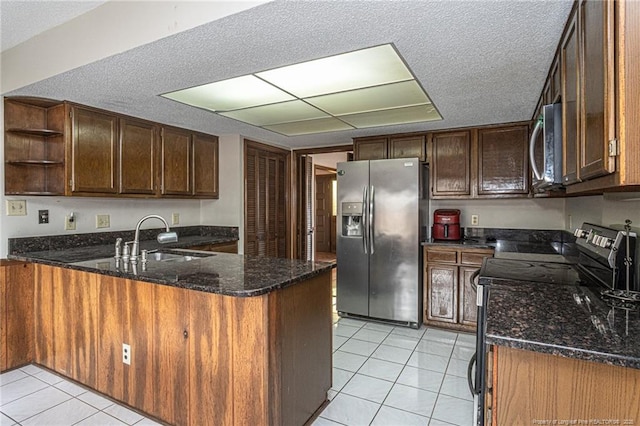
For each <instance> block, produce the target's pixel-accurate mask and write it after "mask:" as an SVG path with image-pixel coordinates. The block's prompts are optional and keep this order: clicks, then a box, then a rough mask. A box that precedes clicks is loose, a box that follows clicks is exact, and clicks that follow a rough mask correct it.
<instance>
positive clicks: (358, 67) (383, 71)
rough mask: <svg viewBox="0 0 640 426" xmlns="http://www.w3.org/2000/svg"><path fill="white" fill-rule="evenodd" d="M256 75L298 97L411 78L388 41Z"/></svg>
mask: <svg viewBox="0 0 640 426" xmlns="http://www.w3.org/2000/svg"><path fill="white" fill-rule="evenodd" d="M256 75H257V76H258V77H260V78H262V79H264V80H266V81H268V82H270V83H271V84H273V85H275V86H278V87H281V88H282V89H284V90H286V91H287V92H289V93H291V94H293V95H295V96H297V97H299V98H307V97H310V96H317V95H322V94H325V93H336V92H343V91H345V90H353V89H359V88H362V87H368V86H378V85H381V84H387V83H394V82H397V81H404V80H411V79H413V75H412V74H411V72H410V71H409V69H408V68H407V67H406V65H405V64H404V62H402V59H400V57H399V56H398V54H397V53H396V50H395V49H394V48H393V46H391V45H390V44H385V45H382V46H377V47H371V48H369V49H362V50H357V51H355V52H350V53H343V54H341V55H335V56H330V57H328V58H322V59H316V60H313V61H308V62H302V63H300V64H295V65H290V66H287V67H282V68H277V69H273V70H270V71H265V72H260V73H257V74H256Z"/></svg>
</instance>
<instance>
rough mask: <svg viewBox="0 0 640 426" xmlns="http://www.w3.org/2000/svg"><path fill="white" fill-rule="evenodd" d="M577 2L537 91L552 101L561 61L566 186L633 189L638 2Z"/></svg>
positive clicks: (639, 130) (638, 182) (638, 99)
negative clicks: (541, 84)
mask: <svg viewBox="0 0 640 426" xmlns="http://www.w3.org/2000/svg"><path fill="white" fill-rule="evenodd" d="M575 4H576V6H575V8H574V10H573V12H572V13H571V15H570V17H569V20H568V21H567V24H566V27H565V30H564V34H563V37H562V39H561V40H560V45H559V46H558V52H557V55H556V60H555V61H554V62H553V64H552V67H551V69H550V72H549V76H548V79H547V83H546V84H545V91H544V92H543V94H542V98H543V99H544V101H545V103H549V102H550V99H549V96H547V95H546V94H547V93H548V91H549V92H550V89H548V88H549V87H550V86H552V85H553V82H555V81H556V79H557V77H556V75H557V73H556V72H555V69H556V68H555V64H556V62H558V61H559V63H560V80H561V84H560V86H561V99H560V101H561V102H562V113H563V132H562V138H563V163H564V167H563V182H564V184H565V186H566V193H567V194H572V195H575V194H583V193H584V194H587V193H588V194H593V193H602V192H606V191H608V190H618V191H619V190H620V189H621V187H628V188H629V189H631V190H637V189H638V187H640V162H638V161H637V158H639V157H640V143H639V141H638V134H640V121H639V120H637V119H636V117H638V116H639V115H640V96H638V93H640V83H639V82H640V57H639V56H638V54H637V52H638V51H639V50H640V27H639V26H638V25H637V23H638V22H639V21H640V5H639V4H638V2H636V1H630V0H622V1H613V0H605V1H599V0H579V1H577V2H576V3H575ZM551 101H553V102H556V101H557V99H556V98H555V97H553V99H552V100H551Z"/></svg>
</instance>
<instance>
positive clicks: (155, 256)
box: [147, 251, 215, 262]
mask: <svg viewBox="0 0 640 426" xmlns="http://www.w3.org/2000/svg"><path fill="white" fill-rule="evenodd" d="M211 256H215V254H214V253H211V254H209V253H207V254H200V253H198V254H197V255H195V254H176V253H166V252H162V251H155V252H152V253H148V254H147V260H148V261H155V262H190V261H192V260H196V259H201V258H203V257H211Z"/></svg>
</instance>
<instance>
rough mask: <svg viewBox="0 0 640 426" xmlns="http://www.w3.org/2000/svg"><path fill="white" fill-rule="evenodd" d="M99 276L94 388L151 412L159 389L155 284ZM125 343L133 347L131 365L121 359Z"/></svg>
mask: <svg viewBox="0 0 640 426" xmlns="http://www.w3.org/2000/svg"><path fill="white" fill-rule="evenodd" d="M84 274H85V275H91V274H88V273H84ZM96 278H97V281H98V290H97V291H98V296H99V300H100V306H99V309H98V319H97V329H98V342H97V349H98V354H99V356H98V362H97V381H96V387H95V388H96V389H97V390H98V391H100V392H102V393H104V394H106V395H109V396H110V397H112V398H114V399H117V400H118V401H123V402H125V403H127V404H129V405H131V406H133V407H136V408H138V409H140V410H142V411H145V412H148V413H151V412H153V410H154V403H155V397H154V389H157V385H156V377H155V375H154V374H155V373H156V371H155V370H154V367H155V359H154V357H153V353H154V334H153V332H154V329H153V324H154V308H155V305H154V303H153V301H154V287H155V285H153V284H150V283H143V282H137V281H132V280H127V279H123V278H115V277H108V276H97V275H96ZM123 344H128V345H129V346H130V348H131V352H130V360H131V361H130V362H131V363H130V365H127V364H125V363H123V362H122V345H123Z"/></svg>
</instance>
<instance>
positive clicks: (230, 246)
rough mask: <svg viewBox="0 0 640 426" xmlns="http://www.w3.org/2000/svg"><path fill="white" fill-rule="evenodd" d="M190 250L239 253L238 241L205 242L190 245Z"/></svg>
mask: <svg viewBox="0 0 640 426" xmlns="http://www.w3.org/2000/svg"><path fill="white" fill-rule="evenodd" d="M189 250H202V251H217V252H219V253H236V254H237V253H238V242H237V241H233V242H228V243H217V244H203V245H200V246H193V247H189Z"/></svg>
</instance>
